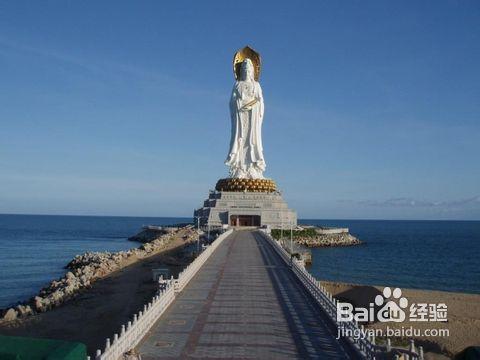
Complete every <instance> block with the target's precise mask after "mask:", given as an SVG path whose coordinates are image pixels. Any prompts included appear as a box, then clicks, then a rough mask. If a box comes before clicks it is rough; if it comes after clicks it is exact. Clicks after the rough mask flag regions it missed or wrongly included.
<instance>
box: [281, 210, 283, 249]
mask: <svg viewBox="0 0 480 360" xmlns="http://www.w3.org/2000/svg"><path fill="white" fill-rule="evenodd" d="M280 244H282V246H283V216H282V227H281V228H280Z"/></svg>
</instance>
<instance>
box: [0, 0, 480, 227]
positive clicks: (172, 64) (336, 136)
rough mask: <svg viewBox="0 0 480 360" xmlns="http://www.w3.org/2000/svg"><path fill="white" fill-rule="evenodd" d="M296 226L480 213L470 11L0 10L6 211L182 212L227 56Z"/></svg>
mask: <svg viewBox="0 0 480 360" xmlns="http://www.w3.org/2000/svg"><path fill="white" fill-rule="evenodd" d="M246 44H250V45H251V46H253V47H254V48H255V49H257V50H258V51H259V52H260V53H261V54H262V58H263V70H262V76H261V79H260V80H261V85H262V88H263V92H264V97H265V106H266V112H265V120H264V127H263V139H264V152H265V158H266V161H267V172H266V175H267V176H268V177H271V178H273V179H275V180H276V181H277V183H278V185H279V186H280V188H281V189H282V190H283V192H284V196H285V198H286V200H287V201H288V203H289V205H290V206H291V207H292V208H294V209H296V210H297V211H298V215H299V217H300V218H354V219H357V218H358V219H371V218H373V219H480V166H479V155H480V150H479V140H480V66H479V64H480V3H479V2H478V1H431V2H428V1H425V2H418V1H402V2H386V1H350V2H349V1H342V2H339V1H333V0H332V1H312V2H307V1H305V2H285V3H282V2H275V4H273V3H272V2H258V1H242V2H227V1H218V2H214V1H205V2H200V1H191V2H185V1H174V2H160V1H128V2H127V1H45V2H32V1H28V2H27V1H11V2H1V3H0V69H1V70H0V73H1V81H0V213H41V214H85V215H92V214H94V215H132V216H137V215H138V216H190V215H191V214H192V210H193V208H194V207H197V206H199V205H200V204H201V203H202V200H203V199H204V198H205V197H206V195H207V191H208V189H210V188H213V187H214V185H215V182H216V181H217V180H218V179H219V178H221V177H226V176H227V168H226V167H225V165H224V164H223V161H224V159H225V157H226V154H227V150H228V142H229V136H230V119H229V112H228V100H229V96H230V91H231V88H232V85H233V75H232V69H231V60H232V56H233V53H234V52H235V51H236V50H237V49H239V48H241V47H243V46H244V45H246Z"/></svg>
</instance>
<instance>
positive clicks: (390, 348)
mask: <svg viewBox="0 0 480 360" xmlns="http://www.w3.org/2000/svg"><path fill="white" fill-rule="evenodd" d="M390 351H392V341H391V340H390V339H387V352H390Z"/></svg>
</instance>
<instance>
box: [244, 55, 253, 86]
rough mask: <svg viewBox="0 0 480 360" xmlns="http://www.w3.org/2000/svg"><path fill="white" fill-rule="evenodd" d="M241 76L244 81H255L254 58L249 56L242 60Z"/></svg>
mask: <svg viewBox="0 0 480 360" xmlns="http://www.w3.org/2000/svg"><path fill="white" fill-rule="evenodd" d="M241 76H242V78H241V80H243V81H254V79H255V70H254V69H253V63H252V60H250V59H249V58H246V59H245V60H244V61H243V62H242V67H241Z"/></svg>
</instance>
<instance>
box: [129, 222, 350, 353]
mask: <svg viewBox="0 0 480 360" xmlns="http://www.w3.org/2000/svg"><path fill="white" fill-rule="evenodd" d="M336 334H337V328H336V327H335V326H334V325H333V324H332V322H331V320H330V319H329V318H328V317H327V315H326V314H325V313H324V311H323V310H322V309H321V308H320V307H319V306H318V304H317V303H316V302H315V301H314V300H313V298H312V297H311V295H310V294H309V293H308V292H307V290H306V289H305V287H304V286H303V285H302V284H301V283H300V282H299V280H298V278H297V277H295V275H294V274H293V272H292V271H291V270H290V269H289V268H288V266H287V265H286V264H285V262H284V261H282V260H281V258H280V257H279V255H277V253H276V252H275V251H274V250H273V248H272V247H271V245H270V244H269V243H268V242H267V241H266V240H265V239H264V238H263V237H262V236H261V235H260V234H258V233H255V232H252V231H237V232H234V233H233V234H232V235H230V236H229V237H228V238H227V239H225V240H224V241H223V243H222V244H221V245H220V246H219V247H218V249H217V250H216V251H215V253H213V254H212V256H211V257H210V258H209V259H208V261H207V262H206V263H205V265H204V266H203V267H202V268H201V269H200V270H199V272H198V273H197V274H196V276H195V277H194V278H193V279H192V281H191V282H190V283H189V284H188V285H187V286H186V288H185V289H184V291H182V293H180V294H179V295H178V297H177V298H176V300H175V301H174V303H173V304H172V305H170V307H169V308H168V309H167V310H166V312H165V313H164V314H163V315H162V317H161V318H160V320H159V321H158V322H157V324H155V325H154V326H153V328H152V329H151V330H150V331H149V332H148V333H147V334H146V336H145V337H144V340H143V341H142V343H141V344H140V345H139V346H138V347H137V351H138V352H139V353H140V354H141V356H142V359H143V360H153V359H173V358H175V359H177V358H217V359H220V358H222V359H224V358H230V359H245V358H259V359H272V358H275V359H306V358H323V359H349V358H351V359H355V358H358V355H357V353H355V351H354V350H353V349H352V347H351V345H350V344H349V343H348V342H347V341H346V340H343V341H340V342H339V341H337V340H336V339H335V337H336ZM356 356H357V357H356Z"/></svg>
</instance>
